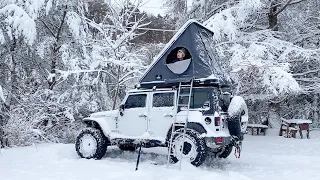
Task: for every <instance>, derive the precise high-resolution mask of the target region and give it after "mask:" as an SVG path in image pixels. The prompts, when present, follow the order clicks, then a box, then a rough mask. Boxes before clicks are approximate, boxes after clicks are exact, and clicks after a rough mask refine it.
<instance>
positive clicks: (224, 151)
mask: <svg viewBox="0 0 320 180" xmlns="http://www.w3.org/2000/svg"><path fill="white" fill-rule="evenodd" d="M232 148H233V146H232V145H231V144H229V145H226V146H225V147H224V148H223V149H222V150H221V151H220V152H218V153H217V154H216V157H218V158H227V157H229V156H230V154H231V152H232Z"/></svg>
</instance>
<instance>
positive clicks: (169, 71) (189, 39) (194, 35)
mask: <svg viewBox="0 0 320 180" xmlns="http://www.w3.org/2000/svg"><path fill="white" fill-rule="evenodd" d="M212 44H214V40H213V32H212V31H211V30H209V29H208V28H207V27H205V26H203V25H202V24H200V23H199V22H197V21H194V20H189V21H188V22H186V23H185V24H184V25H183V26H182V27H181V28H180V29H179V31H178V32H177V33H176V34H175V35H174V36H173V37H172V38H171V40H170V41H169V42H168V43H167V45H166V46H165V47H164V48H163V50H162V51H161V52H160V53H159V54H158V55H157V56H156V57H155V58H154V59H153V62H152V63H151V64H150V66H149V67H148V69H147V70H146V72H145V74H144V75H143V76H142V78H141V79H140V84H139V85H138V86H140V87H141V88H153V87H154V86H156V87H158V88H161V87H172V86H178V84H179V82H190V81H191V79H201V78H202V80H203V78H207V80H206V81H205V82H208V79H212V80H210V83H209V84H216V85H218V84H220V85H222V86H225V87H229V86H230V84H231V83H230V80H229V78H226V77H225V75H224V73H223V71H222V69H221V62H219V61H220V59H219V58H218V57H217V53H216V50H215V49H214V48H213V45H212ZM181 49H184V50H182V52H184V55H185V56H184V59H183V60H178V61H177V62H175V60H176V57H177V53H178V51H179V50H181ZM209 77H211V78H209ZM214 82H215V83H214ZM202 84H203V83H202ZM205 84H207V83H205Z"/></svg>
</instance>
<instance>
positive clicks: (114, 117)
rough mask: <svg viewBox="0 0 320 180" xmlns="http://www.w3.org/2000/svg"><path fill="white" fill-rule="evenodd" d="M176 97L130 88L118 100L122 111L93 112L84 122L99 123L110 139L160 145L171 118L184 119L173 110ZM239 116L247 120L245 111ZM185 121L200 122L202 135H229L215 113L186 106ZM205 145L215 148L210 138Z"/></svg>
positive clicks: (170, 92)
mask: <svg viewBox="0 0 320 180" xmlns="http://www.w3.org/2000/svg"><path fill="white" fill-rule="evenodd" d="M177 96H178V95H177V90H172V89H157V90H152V89H145V90H138V89H134V90H130V91H128V93H127V94H126V96H125V98H124V99H123V100H122V102H121V104H122V105H124V109H123V110H120V109H117V110H113V111H104V112H98V113H93V114H91V115H90V117H87V118H85V119H84V121H94V122H96V123H97V124H99V126H100V127H101V130H102V132H103V134H104V135H105V136H106V137H107V138H108V139H109V140H110V141H112V140H114V139H118V140H119V139H131V140H157V141H160V142H161V144H162V145H164V144H165V142H166V140H167V139H166V138H167V134H168V132H169V131H170V128H171V125H172V123H173V122H174V118H177V121H178V122H179V121H180V122H185V118H186V116H184V115H183V114H185V113H186V111H180V112H179V113H177V99H176V98H177ZM206 118H210V119H211V120H212V122H211V123H208V122H206V121H205V119H206ZM242 119H243V120H244V121H247V120H248V118H247V113H246V114H245V116H244V117H243V118H242ZM215 120H218V121H219V122H215ZM188 123H195V124H197V125H200V126H201V127H202V128H203V129H204V130H205V133H203V134H202V135H203V137H206V138H217V137H224V138H227V137H229V138H230V134H229V130H228V128H227V124H226V123H227V122H226V121H225V118H223V116H221V114H219V112H214V113H213V114H210V115H203V113H202V112H201V111H200V109H190V111H189V115H188ZM229 140H230V139H228V140H227V141H228V142H229ZM228 142H224V144H225V143H228ZM207 145H208V146H210V147H215V146H216V143H213V142H212V141H211V144H210V142H207Z"/></svg>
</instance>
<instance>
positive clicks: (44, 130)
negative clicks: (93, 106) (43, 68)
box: [3, 90, 82, 146]
mask: <svg viewBox="0 0 320 180" xmlns="http://www.w3.org/2000/svg"><path fill="white" fill-rule="evenodd" d="M8 114H9V115H10V118H9V120H8V122H7V123H6V125H5V126H4V128H3V129H4V135H5V138H6V139H7V141H8V143H9V146H12V145H18V146H21V145H30V144H33V143H40V142H60V143H72V142H73V141H74V138H75V135H76V134H77V132H78V130H79V128H80V127H81V126H82V124H81V123H79V122H76V121H75V119H74V115H75V113H74V110H73V109H72V106H71V105H70V104H67V103H61V102H60V97H59V96H58V95H56V94H55V93H54V92H52V91H50V90H43V91H37V92H36V93H34V94H29V95H26V96H24V97H23V99H22V100H21V101H20V104H19V105H16V106H14V107H13V108H12V109H11V110H10V111H9V113H8Z"/></svg>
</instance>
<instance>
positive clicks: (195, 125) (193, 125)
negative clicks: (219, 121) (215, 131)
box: [166, 122, 207, 143]
mask: <svg viewBox="0 0 320 180" xmlns="http://www.w3.org/2000/svg"><path fill="white" fill-rule="evenodd" d="M172 126H173V125H171V127H170V128H169V130H168V132H167V137H166V143H168V142H169V141H170V137H171V131H172ZM181 128H182V127H176V129H175V130H178V129H181ZM187 128H188V129H193V130H195V131H197V132H199V133H200V134H203V133H207V131H206V130H205V129H204V127H203V126H202V125H201V124H200V123H196V122H189V123H188V124H187Z"/></svg>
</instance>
